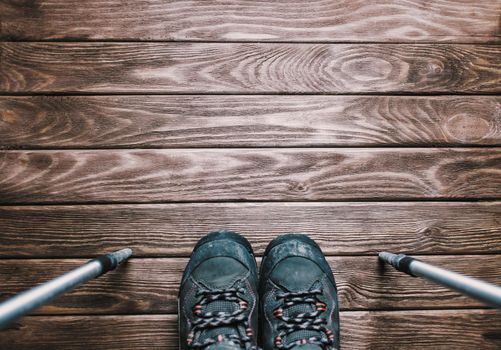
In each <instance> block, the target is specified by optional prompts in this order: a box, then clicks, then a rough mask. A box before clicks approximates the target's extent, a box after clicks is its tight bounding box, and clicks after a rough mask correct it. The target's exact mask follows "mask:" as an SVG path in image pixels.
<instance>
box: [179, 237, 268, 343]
mask: <svg viewBox="0 0 501 350" xmlns="http://www.w3.org/2000/svg"><path fill="white" fill-rule="evenodd" d="M257 308H258V305H257V267H256V260H255V258H254V255H253V253H252V248H251V246H250V244H249V242H248V241H247V240H246V239H245V238H244V237H242V236H240V235H238V234H237V233H234V232H229V231H220V232H213V233H210V234H209V235H207V236H205V237H204V238H202V239H201V240H200V241H199V242H198V243H197V245H196V246H195V248H194V249H193V252H192V254H191V258H190V261H189V262H188V265H187V266H186V269H185V270H184V274H183V278H182V281H181V287H180V290H179V297H178V312H179V339H180V344H179V348H180V349H183V350H188V349H203V350H214V349H225V350H226V349H227V350H230V349H231V350H233V349H255V346H256V342H257V339H256V337H257V335H256V333H257Z"/></svg>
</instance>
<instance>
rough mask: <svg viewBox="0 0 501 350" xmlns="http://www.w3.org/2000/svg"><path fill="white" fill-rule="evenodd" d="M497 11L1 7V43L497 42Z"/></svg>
mask: <svg viewBox="0 0 501 350" xmlns="http://www.w3.org/2000/svg"><path fill="white" fill-rule="evenodd" d="M500 6H501V3H500V2H499V1H498V0H495V1H481V2H471V1H450V0H447V1H440V2H431V3H428V2H427V3H423V2H421V1H416V0H411V1H405V2H401V1H397V0H378V1H370V2H367V1H362V0H355V1H349V2H335V1H322V0H313V1H308V2H306V1H301V0H294V1H291V0H281V1H269V2H263V1H245V0H237V1H206V0H203V1H189V2H186V1H182V0H171V1H167V2H166V1H161V0H142V1H135V2H134V3H133V4H132V3H128V4H127V5H126V6H124V4H123V3H122V2H121V1H119V0H111V1H103V0H85V1H67V0H39V1H35V2H32V1H2V2H0V19H1V22H2V32H1V33H0V38H3V39H23V40H45V39H71V40H76V39H78V40H87V39H92V40H95V39H98V40H99V39H114V40H127V39H134V40H197V41H199V40H209V41H214V40H222V41H227V40H239V41H242V40H251V41H252V40H257V41H301V40H303V41H338V42H339V41H383V42H394V41H413V42H415V41H449V42H487V41H498V40H499V35H500V32H499V23H498V19H499V9H500ZM264 14H266V15H265V16H264Z"/></svg>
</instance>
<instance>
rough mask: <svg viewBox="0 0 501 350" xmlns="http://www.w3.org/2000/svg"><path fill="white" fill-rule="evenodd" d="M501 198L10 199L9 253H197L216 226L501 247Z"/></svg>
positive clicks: (372, 242) (340, 245)
mask: <svg viewBox="0 0 501 350" xmlns="http://www.w3.org/2000/svg"><path fill="white" fill-rule="evenodd" d="M500 216H501V202H478V203H476V202H467V203H461V202H449V203H447V202H444V203H442V202H429V203H419V202H390V203H388V202H386V203H385V202H374V203H315V202H314V203H193V204H191V203H190V204H147V205H71V206H3V207H0V227H1V228H2V229H1V230H0V242H2V244H0V257H4V258H5V257H15V258H18V257H91V256H94V255H96V254H104V253H106V252H109V251H113V250H117V249H121V248H123V247H124V245H127V246H130V247H131V248H132V249H133V250H134V254H135V256H143V257H159V256H160V257H161V256H185V257H186V256H188V255H189V254H190V253H191V250H192V249H193V247H194V246H195V244H196V242H197V241H198V240H199V239H200V238H201V237H202V236H204V235H205V234H207V233H208V232H210V231H212V230H216V229H223V228H224V229H231V230H236V231H239V232H241V233H242V234H243V235H245V237H247V238H248V239H249V241H250V242H251V244H252V246H253V248H254V250H255V252H256V253H257V254H262V253H263V252H264V249H265V247H266V245H267V244H268V243H269V241H270V240H271V239H272V238H273V237H275V236H277V235H280V234H284V233H289V232H304V233H307V234H308V235H310V236H311V237H312V238H314V239H315V240H316V241H317V242H318V243H319V244H320V246H321V247H322V250H323V251H324V253H326V254H337V255H340V254H343V255H346V254H348V255H349V254H370V255H373V254H375V253H376V252H378V251H381V250H389V251H401V252H407V253H413V254H416V253H419V254H467V253H498V254H499V253H501V240H500V239H499V237H500V236H501V226H500V225H499V218H500Z"/></svg>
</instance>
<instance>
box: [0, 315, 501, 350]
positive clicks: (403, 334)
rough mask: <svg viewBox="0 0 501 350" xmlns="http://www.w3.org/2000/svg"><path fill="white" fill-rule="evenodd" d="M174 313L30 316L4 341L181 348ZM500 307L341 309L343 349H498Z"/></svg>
mask: <svg viewBox="0 0 501 350" xmlns="http://www.w3.org/2000/svg"><path fill="white" fill-rule="evenodd" d="M176 322H177V321H176V317H175V316H174V315H131V316H31V317H25V318H23V319H21V320H20V321H19V323H18V324H17V325H16V326H15V327H13V328H11V329H9V330H7V331H4V332H3V333H2V337H0V347H1V348H5V349H16V350H35V349H36V350H39V349H55V348H58V349H66V350H76V349H82V350H87V349H94V350H101V349H103V350H104V349H106V350H110V349H124V350H129V349H130V350H141V349H145V350H146V349H148V350H149V349H172V350H174V349H178V343H177V342H178V340H177V325H176ZM500 329H501V313H499V312H497V311H494V310H444V311H403V312H395V311H393V312H388V311H381V312H367V311H354V312H349V311H348V312H342V313H341V345H342V346H343V348H345V349H350V350H352V349H354V350H359V349H360V350H361V349H370V350H374V349H409V350H413V349H416V350H423V349H433V350H435V349H457V350H461V349H465V350H466V349H468V350H469V349H471V348H478V349H485V350H487V349H499V347H500V346H501V340H500V339H501V333H500Z"/></svg>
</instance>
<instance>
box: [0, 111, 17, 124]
mask: <svg viewBox="0 0 501 350" xmlns="http://www.w3.org/2000/svg"><path fill="white" fill-rule="evenodd" d="M0 121H3V122H5V123H7V124H14V123H15V122H16V121H17V115H16V113H14V112H13V111H11V110H9V109H6V110H4V111H0Z"/></svg>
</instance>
